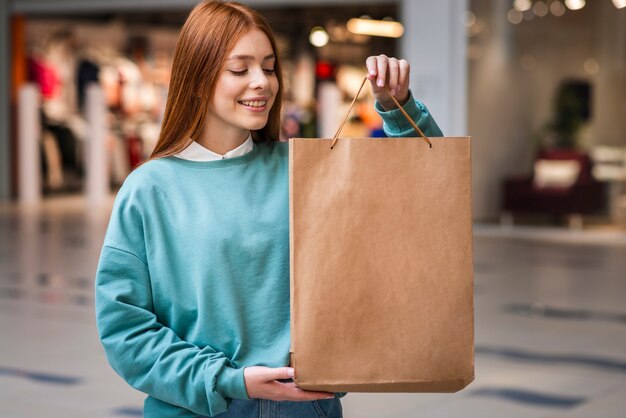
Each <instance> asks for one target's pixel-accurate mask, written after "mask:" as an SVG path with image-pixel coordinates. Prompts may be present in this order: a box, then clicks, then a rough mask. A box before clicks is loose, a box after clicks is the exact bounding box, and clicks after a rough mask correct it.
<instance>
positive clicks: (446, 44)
mask: <svg viewBox="0 0 626 418" xmlns="http://www.w3.org/2000/svg"><path fill="white" fill-rule="evenodd" d="M467 3H468V1H467V0H437V1H432V0H402V3H401V9H400V11H401V13H400V17H401V19H402V23H403V25H404V30H405V32H404V36H403V37H402V38H400V53H399V54H398V55H399V56H400V57H402V58H404V59H406V60H407V61H409V63H410V64H411V90H412V91H413V95H414V96H415V98H416V99H419V100H422V101H423V102H424V103H425V104H426V106H427V107H428V109H429V110H430V111H431V113H432V114H433V116H434V117H435V120H436V121H437V123H438V124H439V126H440V127H441V129H442V131H443V133H444V135H446V136H465V135H467V59H466V57H467V52H466V51H467V36H466V29H465V25H464V23H463V16H464V13H465V12H466V11H467V10H468V4H467Z"/></svg>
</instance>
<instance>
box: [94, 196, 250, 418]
mask: <svg viewBox="0 0 626 418" xmlns="http://www.w3.org/2000/svg"><path fill="white" fill-rule="evenodd" d="M118 197H119V196H118ZM128 206H130V205H125V204H124V203H122V204H120V205H118V204H117V202H116V208H114V213H113V215H112V217H111V222H110V224H109V228H108V230H107V238H105V245H104V246H103V249H102V253H101V255H100V261H99V264H98V269H97V273H96V290H95V291H96V321H97V325H98V333H99V336H100V340H101V342H102V345H103V347H104V350H105V353H106V355H107V358H108V360H109V363H110V364H111V366H112V367H113V369H114V370H115V371H116V372H117V373H118V374H119V375H120V376H121V377H122V378H123V379H124V380H126V381H127V382H128V383H129V384H130V385H131V386H133V387H134V388H135V389H137V390H140V391H142V392H145V393H147V394H149V395H151V396H153V397H155V398H157V399H159V400H162V401H164V402H167V403H170V404H173V405H177V406H180V407H182V408H185V409H188V410H190V411H192V412H194V413H196V414H200V415H210V416H212V415H216V414H219V413H221V412H224V411H226V410H227V408H228V405H229V402H230V399H232V398H240V399H247V398H248V395H247V393H246V388H245V382H244V376H243V368H240V369H237V368H233V367H231V366H232V365H231V363H230V361H229V359H228V358H227V357H226V356H225V355H224V354H223V353H221V352H217V351H216V350H214V349H213V348H211V347H208V346H207V347H203V348H200V347H198V346H196V345H194V344H191V343H189V342H187V341H184V340H182V339H181V338H179V337H178V336H177V335H176V333H175V332H174V331H173V330H172V329H170V328H168V327H166V326H164V325H162V324H160V323H159V321H158V318H157V316H156V315H155V313H154V309H153V302H152V300H153V299H152V292H151V282H150V273H149V266H148V265H147V264H146V262H145V261H144V259H143V257H142V255H143V254H142V251H141V250H139V249H140V248H141V240H142V239H141V238H138V237H141V236H142V235H143V232H142V228H141V225H142V220H141V219H137V211H136V210H132V209H128V208H127V207H128ZM144 247H145V246H144ZM131 249H138V250H136V251H133V250H131Z"/></svg>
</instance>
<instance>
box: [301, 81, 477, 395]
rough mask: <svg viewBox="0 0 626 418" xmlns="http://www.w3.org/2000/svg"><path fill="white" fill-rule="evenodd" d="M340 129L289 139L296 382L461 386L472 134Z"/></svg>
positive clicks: (469, 343) (418, 388)
mask: <svg viewBox="0 0 626 418" xmlns="http://www.w3.org/2000/svg"><path fill="white" fill-rule="evenodd" d="M359 91H360V90H359ZM357 96H358V94H357ZM355 100H356V97H355ZM353 104H354V102H353ZM405 116H407V118H408V115H405ZM346 118H347V117H346ZM414 128H416V129H418V128H417V126H415V125H414ZM340 131H341V127H340V128H339V130H338V131H337V134H336V135H335V138H333V139H314V138H293V139H290V142H289V182H290V183H289V185H290V223H291V362H292V366H293V367H294V368H295V375H296V376H295V381H296V384H297V385H298V386H299V387H301V388H303V389H308V390H323V391H331V392H454V391H458V390H460V389H462V388H463V387H465V386H466V385H468V384H469V383H470V382H471V381H472V380H473V378H474V326H473V325H474V319H473V266H472V216H471V172H470V138H469V137H456V138H451V137H443V138H425V137H422V138H376V139H374V138H342V139H339V140H338V141H337V138H338V136H339V132H340ZM418 131H419V129H418ZM422 136H423V134H422ZM331 144H335V145H334V146H332V147H331ZM431 144H432V146H431Z"/></svg>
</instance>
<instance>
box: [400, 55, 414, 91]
mask: <svg viewBox="0 0 626 418" xmlns="http://www.w3.org/2000/svg"><path fill="white" fill-rule="evenodd" d="M410 71H411V68H410V66H409V62H408V61H407V60H400V61H398V89H397V90H400V89H404V88H407V89H408V88H409V72H410Z"/></svg>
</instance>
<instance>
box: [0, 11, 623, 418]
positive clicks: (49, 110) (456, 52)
mask: <svg viewBox="0 0 626 418" xmlns="http://www.w3.org/2000/svg"><path fill="white" fill-rule="evenodd" d="M242 2H243V3H245V4H248V5H250V6H252V7H254V8H255V9H257V10H259V11H261V12H262V14H264V15H265V16H266V17H267V18H268V19H269V21H270V23H271V25H272V27H273V29H274V31H275V33H276V35H277V38H278V41H279V49H280V55H281V58H282V60H283V71H284V78H285V84H286V94H285V107H284V115H283V125H282V130H281V140H283V141H287V140H288V139H289V138H291V137H321V138H328V137H332V135H333V134H334V132H335V130H336V128H337V126H338V125H339V123H340V122H341V118H342V117H343V115H344V113H345V111H346V109H347V107H348V106H349V104H350V102H351V101H352V99H353V97H354V96H355V94H356V91H357V89H358V87H359V85H360V81H361V80H362V78H363V77H364V75H365V67H364V62H365V59H366V58H367V57H368V56H370V55H377V54H383V53H384V54H386V55H388V56H397V57H402V58H405V59H407V60H408V61H409V63H410V64H411V89H412V92H413V94H414V96H415V97H416V98H418V99H420V100H422V101H423V102H424V103H426V105H427V106H428V107H429V109H430V110H431V112H432V114H433V115H434V117H435V119H436V120H437V122H438V123H439V125H440V126H441V128H442V130H443V132H444V134H445V135H446V136H471V137H472V194H473V207H472V213H473V219H474V250H475V255H474V265H475V312H476V381H475V382H474V383H472V385H470V386H469V387H468V388H467V389H465V390H463V391H461V392H459V393H456V394H454V395H450V394H349V395H348V396H347V397H346V398H345V400H344V413H345V416H346V417H350V418H353V417H389V418H391V417H397V418H400V417H486V416H489V417H491V416H493V417H503V416H507V417H509V418H511V417H553V418H557V417H580V418H582V417H618V416H619V417H623V416H624V415H623V411H624V410H626V389H624V388H626V385H625V384H626V261H625V260H626V0H587V1H585V0H565V1H562V0H515V1H513V0H437V1H428V0H334V1H332V0H316V1H313V0H299V1H298V0H258V1H255V0H250V1H242ZM196 3H197V1H195V0H4V1H1V2H0V91H2V95H1V97H0V232H1V235H0V332H1V333H2V337H1V338H0V400H1V401H2V402H0V416H3V417H35V416H49V417H84V416H94V417H95V416H97V417H124V416H141V405H142V400H143V395H142V394H140V393H138V392H135V391H134V390H133V389H131V388H130V387H128V386H127V385H126V384H125V383H124V382H123V381H122V380H121V379H120V378H119V377H117V376H116V375H115V373H114V372H113V371H112V370H111V369H110V368H109V366H108V364H107V362H106V359H105V357H104V353H103V351H102V348H101V347H100V344H99V342H98V339H97V334H96V329H95V322H94V313H93V305H94V300H93V299H94V298H93V288H94V283H93V281H94V272H95V268H96V264H97V261H98V256H99V252H100V247H101V245H102V240H103V237H104V233H105V230H106V226H107V222H108V217H109V214H110V210H111V206H112V202H113V199H114V196H115V193H116V192H117V190H118V189H119V187H120V186H121V184H122V183H123V181H124V179H125V178H126V176H127V175H128V174H129V173H130V172H131V170H133V168H134V167H136V166H137V165H138V164H140V163H141V162H142V161H143V160H144V159H145V158H147V156H149V155H150V153H151V151H152V149H153V148H154V146H155V143H156V140H157V138H158V134H159V129H160V121H161V117H162V114H163V110H164V102H165V99H166V97H167V87H168V82H169V76H170V65H171V61H172V57H173V50H174V46H175V43H176V39H177V34H178V30H179V29H180V27H181V25H182V23H183V22H184V20H185V17H186V16H187V14H188V13H189V10H190V9H191V8H192V7H193V6H194V5H195V4H196ZM359 22H360V23H363V22H365V23H366V25H365V28H366V29H359V28H358V25H357V24H358V23H359ZM381 125H382V120H381V119H380V118H379V116H378V115H377V114H376V113H375V112H374V109H373V98H372V95H371V93H370V92H369V91H367V89H366V90H365V92H364V93H363V94H362V98H361V99H360V100H359V101H358V106H357V108H356V110H355V111H354V113H353V115H352V117H351V118H350V119H349V123H348V124H347V126H346V128H344V131H343V135H344V136H347V137H348V136H349V137H359V136H365V137H370V136H382V135H384V133H383V132H382V127H381Z"/></svg>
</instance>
